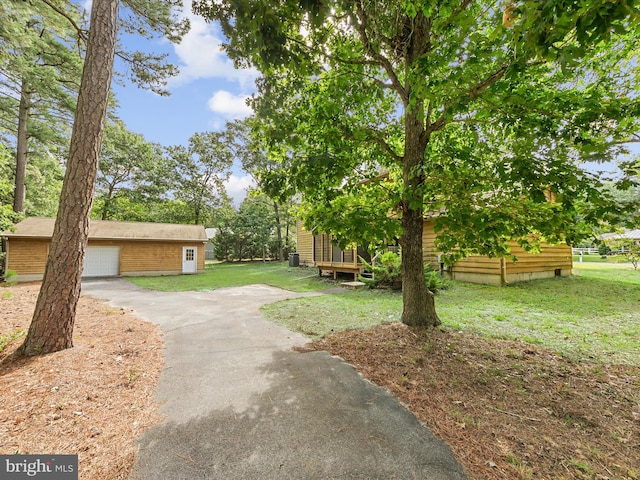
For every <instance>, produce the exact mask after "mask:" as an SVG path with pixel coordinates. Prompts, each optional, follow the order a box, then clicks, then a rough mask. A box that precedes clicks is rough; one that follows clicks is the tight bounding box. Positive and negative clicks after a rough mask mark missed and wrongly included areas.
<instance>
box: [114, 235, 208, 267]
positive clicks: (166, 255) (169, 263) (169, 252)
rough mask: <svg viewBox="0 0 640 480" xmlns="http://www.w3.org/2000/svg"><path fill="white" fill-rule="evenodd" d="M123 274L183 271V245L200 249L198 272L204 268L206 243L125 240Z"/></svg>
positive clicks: (122, 263)
mask: <svg viewBox="0 0 640 480" xmlns="http://www.w3.org/2000/svg"><path fill="white" fill-rule="evenodd" d="M120 245H121V247H120V272H122V275H127V274H129V275H132V274H140V273H144V272H158V271H161V272H166V273H182V247H195V248H196V249H197V251H198V253H197V260H198V272H201V271H203V270H204V245H203V244H202V243H189V242H175V243H168V242H123V243H121V244H120Z"/></svg>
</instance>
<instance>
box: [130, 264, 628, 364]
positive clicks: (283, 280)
mask: <svg viewBox="0 0 640 480" xmlns="http://www.w3.org/2000/svg"><path fill="white" fill-rule="evenodd" d="M574 266H575V269H574V271H575V273H576V275H574V276H573V277H570V278H550V279H546V280H537V281H533V282H529V283H523V284H517V285H511V286H507V287H492V286H486V285H474V284H464V283H453V286H452V287H451V288H450V289H449V290H446V291H443V292H441V293H439V294H438V295H437V296H436V307H437V310H438V314H439V316H440V318H441V320H442V322H443V324H444V326H445V327H449V328H453V329H456V330H460V331H464V332H469V333H477V334H480V335H484V336H489V337H496V338H508V339H516V340H523V341H526V342H530V343H535V344H538V345H541V346H544V347H546V348H550V349H552V350H554V351H557V352H559V353H561V354H563V355H565V356H567V357H569V358H574V359H576V360H578V359H591V360H597V361H601V362H611V363H627V364H635V365H640V271H633V270H632V268H631V267H629V266H628V265H615V264H606V263H601V264H589V263H584V264H579V263H576V264H575V265H574ZM130 280H131V281H132V282H134V283H135V284H137V285H140V286H142V287H145V288H151V289H157V290H163V291H178V290H212V289H215V288H221V287H231V286H240V285H248V284H252V283H263V284H267V285H272V286H277V287H280V288H284V289H287V290H292V291H297V292H309V291H320V290H324V289H327V288H331V287H333V286H335V284H334V283H333V282H330V281H327V280H323V279H320V278H319V277H318V275H317V271H316V270H315V269H305V268H290V267H288V265H287V264H285V263H279V262H268V263H259V262H256V263H242V264H214V265H212V266H208V268H207V271H206V272H205V273H204V274H200V275H182V276H168V277H153V278H143V277H141V278H132V279H130ZM263 312H264V314H265V316H266V317H267V318H269V319H271V320H272V321H274V322H276V323H279V324H281V325H284V326H285V327H287V328H289V329H291V330H295V331H298V332H301V333H303V334H305V335H307V336H309V337H310V338H314V339H317V338H320V337H323V336H325V335H327V334H329V333H331V332H334V331H340V330H345V329H351V328H368V327H371V326H374V325H378V324H380V323H385V322H394V321H398V320H399V319H400V314H401V312H402V297H401V295H400V294H399V293H397V292H389V291H384V290H358V291H352V290H345V291H344V292H342V293H334V294H330V295H321V296H317V297H307V298H300V299H296V300H287V301H283V302H278V303H275V304H271V305H267V306H266V307H264V308H263Z"/></svg>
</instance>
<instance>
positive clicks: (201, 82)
mask: <svg viewBox="0 0 640 480" xmlns="http://www.w3.org/2000/svg"><path fill="white" fill-rule="evenodd" d="M190 6H191V1H190V0H185V9H184V12H185V14H186V15H187V16H188V17H189V19H190V21H191V30H190V31H189V33H188V34H187V35H186V36H185V37H184V38H183V39H182V42H181V43H180V44H179V45H175V44H172V43H170V42H168V41H167V40H164V39H156V40H144V39H141V38H135V37H129V38H127V39H126V40H125V41H124V42H125V47H126V48H127V49H132V50H143V51H147V52H153V53H167V54H168V55H169V57H168V61H169V62H170V63H173V64H174V65H176V66H178V67H179V69H180V74H179V75H178V76H177V77H174V78H172V79H171V80H170V81H169V85H168V90H169V91H170V92H171V96H169V97H161V96H159V95H157V94H155V93H153V92H150V91H146V90H143V89H140V88H138V87H136V86H135V85H132V84H131V83H129V82H127V81H126V80H124V81H123V82H114V85H113V91H114V93H115V95H116V99H117V101H118V105H119V107H118V109H117V115H118V117H119V118H120V119H121V120H122V121H123V122H124V123H125V124H126V125H127V128H128V129H129V130H130V131H132V132H135V133H139V134H142V135H143V136H144V137H145V139H146V140H147V141H149V142H154V143H159V144H161V145H165V146H169V145H187V143H188V140H189V137H191V136H192V135H193V134H194V133H197V132H206V131H211V130H221V129H222V128H224V125H225V122H226V121H227V120H232V119H236V118H244V117H245V116H247V115H249V114H250V113H251V110H250V108H249V107H248V106H247V105H246V103H245V100H246V98H247V97H248V96H249V95H251V94H252V93H253V92H254V90H255V79H256V78H257V75H258V74H257V72H256V71H255V70H237V69H235V68H234V67H233V64H232V62H231V61H230V60H229V59H228V58H227V57H226V55H225V54H224V53H223V52H222V51H221V49H220V43H221V38H222V34H221V32H220V29H219V27H218V26H217V25H216V24H213V23H206V22H205V21H204V20H203V19H202V18H200V17H197V16H194V15H192V14H191V13H190ZM250 184H251V180H250V178H249V177H248V176H246V174H245V173H244V172H242V170H241V169H240V167H239V166H235V167H234V169H233V173H232V176H231V178H230V179H229V181H228V182H227V193H228V194H229V195H230V196H232V197H233V198H234V200H235V201H236V204H238V203H239V201H240V200H241V199H242V198H243V197H244V193H245V190H246V188H247V187H248V186H249V185H250Z"/></svg>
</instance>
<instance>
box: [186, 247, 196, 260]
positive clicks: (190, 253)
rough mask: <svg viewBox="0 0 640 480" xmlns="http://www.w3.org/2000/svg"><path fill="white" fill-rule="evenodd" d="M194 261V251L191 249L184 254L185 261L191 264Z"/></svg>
mask: <svg viewBox="0 0 640 480" xmlns="http://www.w3.org/2000/svg"><path fill="white" fill-rule="evenodd" d="M194 259H195V250H194V249H193V248H189V249H187V251H186V252H185V260H186V261H187V262H193V260H194Z"/></svg>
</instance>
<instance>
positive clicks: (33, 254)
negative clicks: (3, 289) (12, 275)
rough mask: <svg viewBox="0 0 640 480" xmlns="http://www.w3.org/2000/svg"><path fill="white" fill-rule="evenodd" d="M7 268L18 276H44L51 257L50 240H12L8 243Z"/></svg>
mask: <svg viewBox="0 0 640 480" xmlns="http://www.w3.org/2000/svg"><path fill="white" fill-rule="evenodd" d="M7 245H8V247H9V248H8V258H7V260H8V263H7V268H8V269H9V270H13V271H15V272H16V275H33V274H43V273H44V267H45V265H46V264H47V256H48V255H49V240H48V239H31V238H12V239H11V240H10V241H8V242H7Z"/></svg>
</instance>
